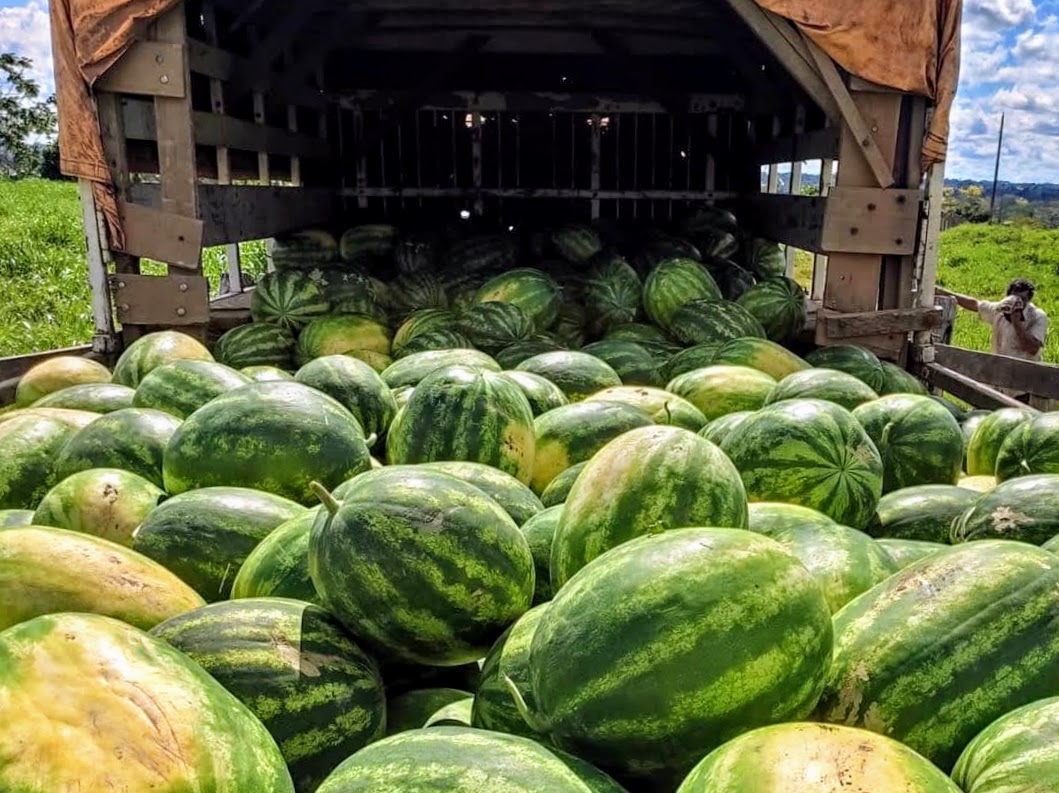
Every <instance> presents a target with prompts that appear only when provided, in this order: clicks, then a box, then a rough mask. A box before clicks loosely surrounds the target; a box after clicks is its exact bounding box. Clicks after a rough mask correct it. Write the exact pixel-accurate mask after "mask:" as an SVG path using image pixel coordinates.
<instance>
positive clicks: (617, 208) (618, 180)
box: [610, 113, 621, 218]
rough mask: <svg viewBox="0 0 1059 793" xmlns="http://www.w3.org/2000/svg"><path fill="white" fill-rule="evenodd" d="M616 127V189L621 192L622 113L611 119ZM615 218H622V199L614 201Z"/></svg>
mask: <svg viewBox="0 0 1059 793" xmlns="http://www.w3.org/2000/svg"><path fill="white" fill-rule="evenodd" d="M610 119H611V121H612V122H613V126H614V189H615V190H621V113H615V114H614V115H612V116H611V117H610ZM614 216H615V217H616V218H621V199H620V198H618V199H616V200H615V201H614Z"/></svg>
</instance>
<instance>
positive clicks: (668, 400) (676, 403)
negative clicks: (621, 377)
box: [585, 386, 706, 432]
mask: <svg viewBox="0 0 1059 793" xmlns="http://www.w3.org/2000/svg"><path fill="white" fill-rule="evenodd" d="M585 401H586V402H620V403H622V404H623V405H630V406H632V407H635V408H639V409H640V410H642V411H643V412H644V413H646V414H647V415H648V416H650V417H651V421H653V422H654V423H655V424H668V425H670V426H673V427H683V428H684V429H686V430H691V431H692V432H698V431H699V430H700V429H702V428H703V426H705V424H706V417H705V416H704V415H702V411H701V410H699V409H698V408H697V407H695V406H694V405H693V404H691V403H690V402H689V401H688V400H686V399H684V398H683V397H679V396H677V395H676V394H673V393H671V392H669V391H664V390H662V389H661V388H651V387H649V386H618V387H615V388H604V389H603V390H602V391H597V392H596V393H595V394H593V395H592V396H590V397H589V398H588V399H586V400H585Z"/></svg>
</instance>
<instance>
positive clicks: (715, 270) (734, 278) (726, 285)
mask: <svg viewBox="0 0 1059 793" xmlns="http://www.w3.org/2000/svg"><path fill="white" fill-rule="evenodd" d="M702 263H703V264H705V265H706V269H707V270H709V271H710V275H712V276H713V280H714V281H716V282H717V286H719V287H721V296H722V297H723V298H724V299H725V300H738V299H739V298H741V297H742V296H743V295H745V294H746V293H747V292H748V291H750V289H751V288H753V286H754V284H756V283H757V279H755V278H754V276H753V274H752V273H751V272H750V271H749V270H745V269H743V268H742V267H740V266H739V265H738V264H736V263H735V262H733V261H732V260H731V259H721V258H718V257H716V256H706V257H704V259H703V262H702Z"/></svg>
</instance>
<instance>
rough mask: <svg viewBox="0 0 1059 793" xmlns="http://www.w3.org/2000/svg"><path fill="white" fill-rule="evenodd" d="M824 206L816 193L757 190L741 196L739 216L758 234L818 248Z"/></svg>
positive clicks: (787, 242)
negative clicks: (800, 193)
mask: <svg viewBox="0 0 1059 793" xmlns="http://www.w3.org/2000/svg"><path fill="white" fill-rule="evenodd" d="M826 206H827V201H826V199H824V198H820V197H818V196H792V195H783V194H770V193H759V194H756V195H753V194H752V195H749V196H746V197H745V198H744V200H743V210H742V212H741V214H740V217H741V218H742V219H743V220H744V221H745V222H746V224H747V227H748V228H750V229H753V231H754V233H755V234H757V235H758V236H760V237H764V238H765V239H770V240H775V241H776V242H782V243H784V244H787V245H793V246H794V247H795V248H801V249H802V250H805V251H819V250H822V249H821V247H820V235H821V233H822V232H823V228H824V212H825V210H826Z"/></svg>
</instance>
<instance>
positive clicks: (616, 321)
mask: <svg viewBox="0 0 1059 793" xmlns="http://www.w3.org/2000/svg"><path fill="white" fill-rule="evenodd" d="M601 257H602V260H600V261H597V262H596V263H595V265H594V266H593V268H592V274H591V276H590V277H589V281H588V284H587V285H586V288H585V307H586V308H587V309H588V312H589V313H590V314H591V315H592V320H593V321H592V325H593V330H594V331H595V332H597V333H603V332H606V330H607V329H608V328H611V327H613V326H615V325H623V324H625V323H627V322H635V321H636V320H637V319H638V318H639V316H640V311H641V304H642V295H643V286H642V285H641V284H640V276H639V275H637V274H636V270H634V269H633V268H632V266H631V265H630V264H629V263H628V262H627V261H625V259H623V258H622V257H621V256H608V255H606V254H601ZM599 258H600V257H597V259H599Z"/></svg>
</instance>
